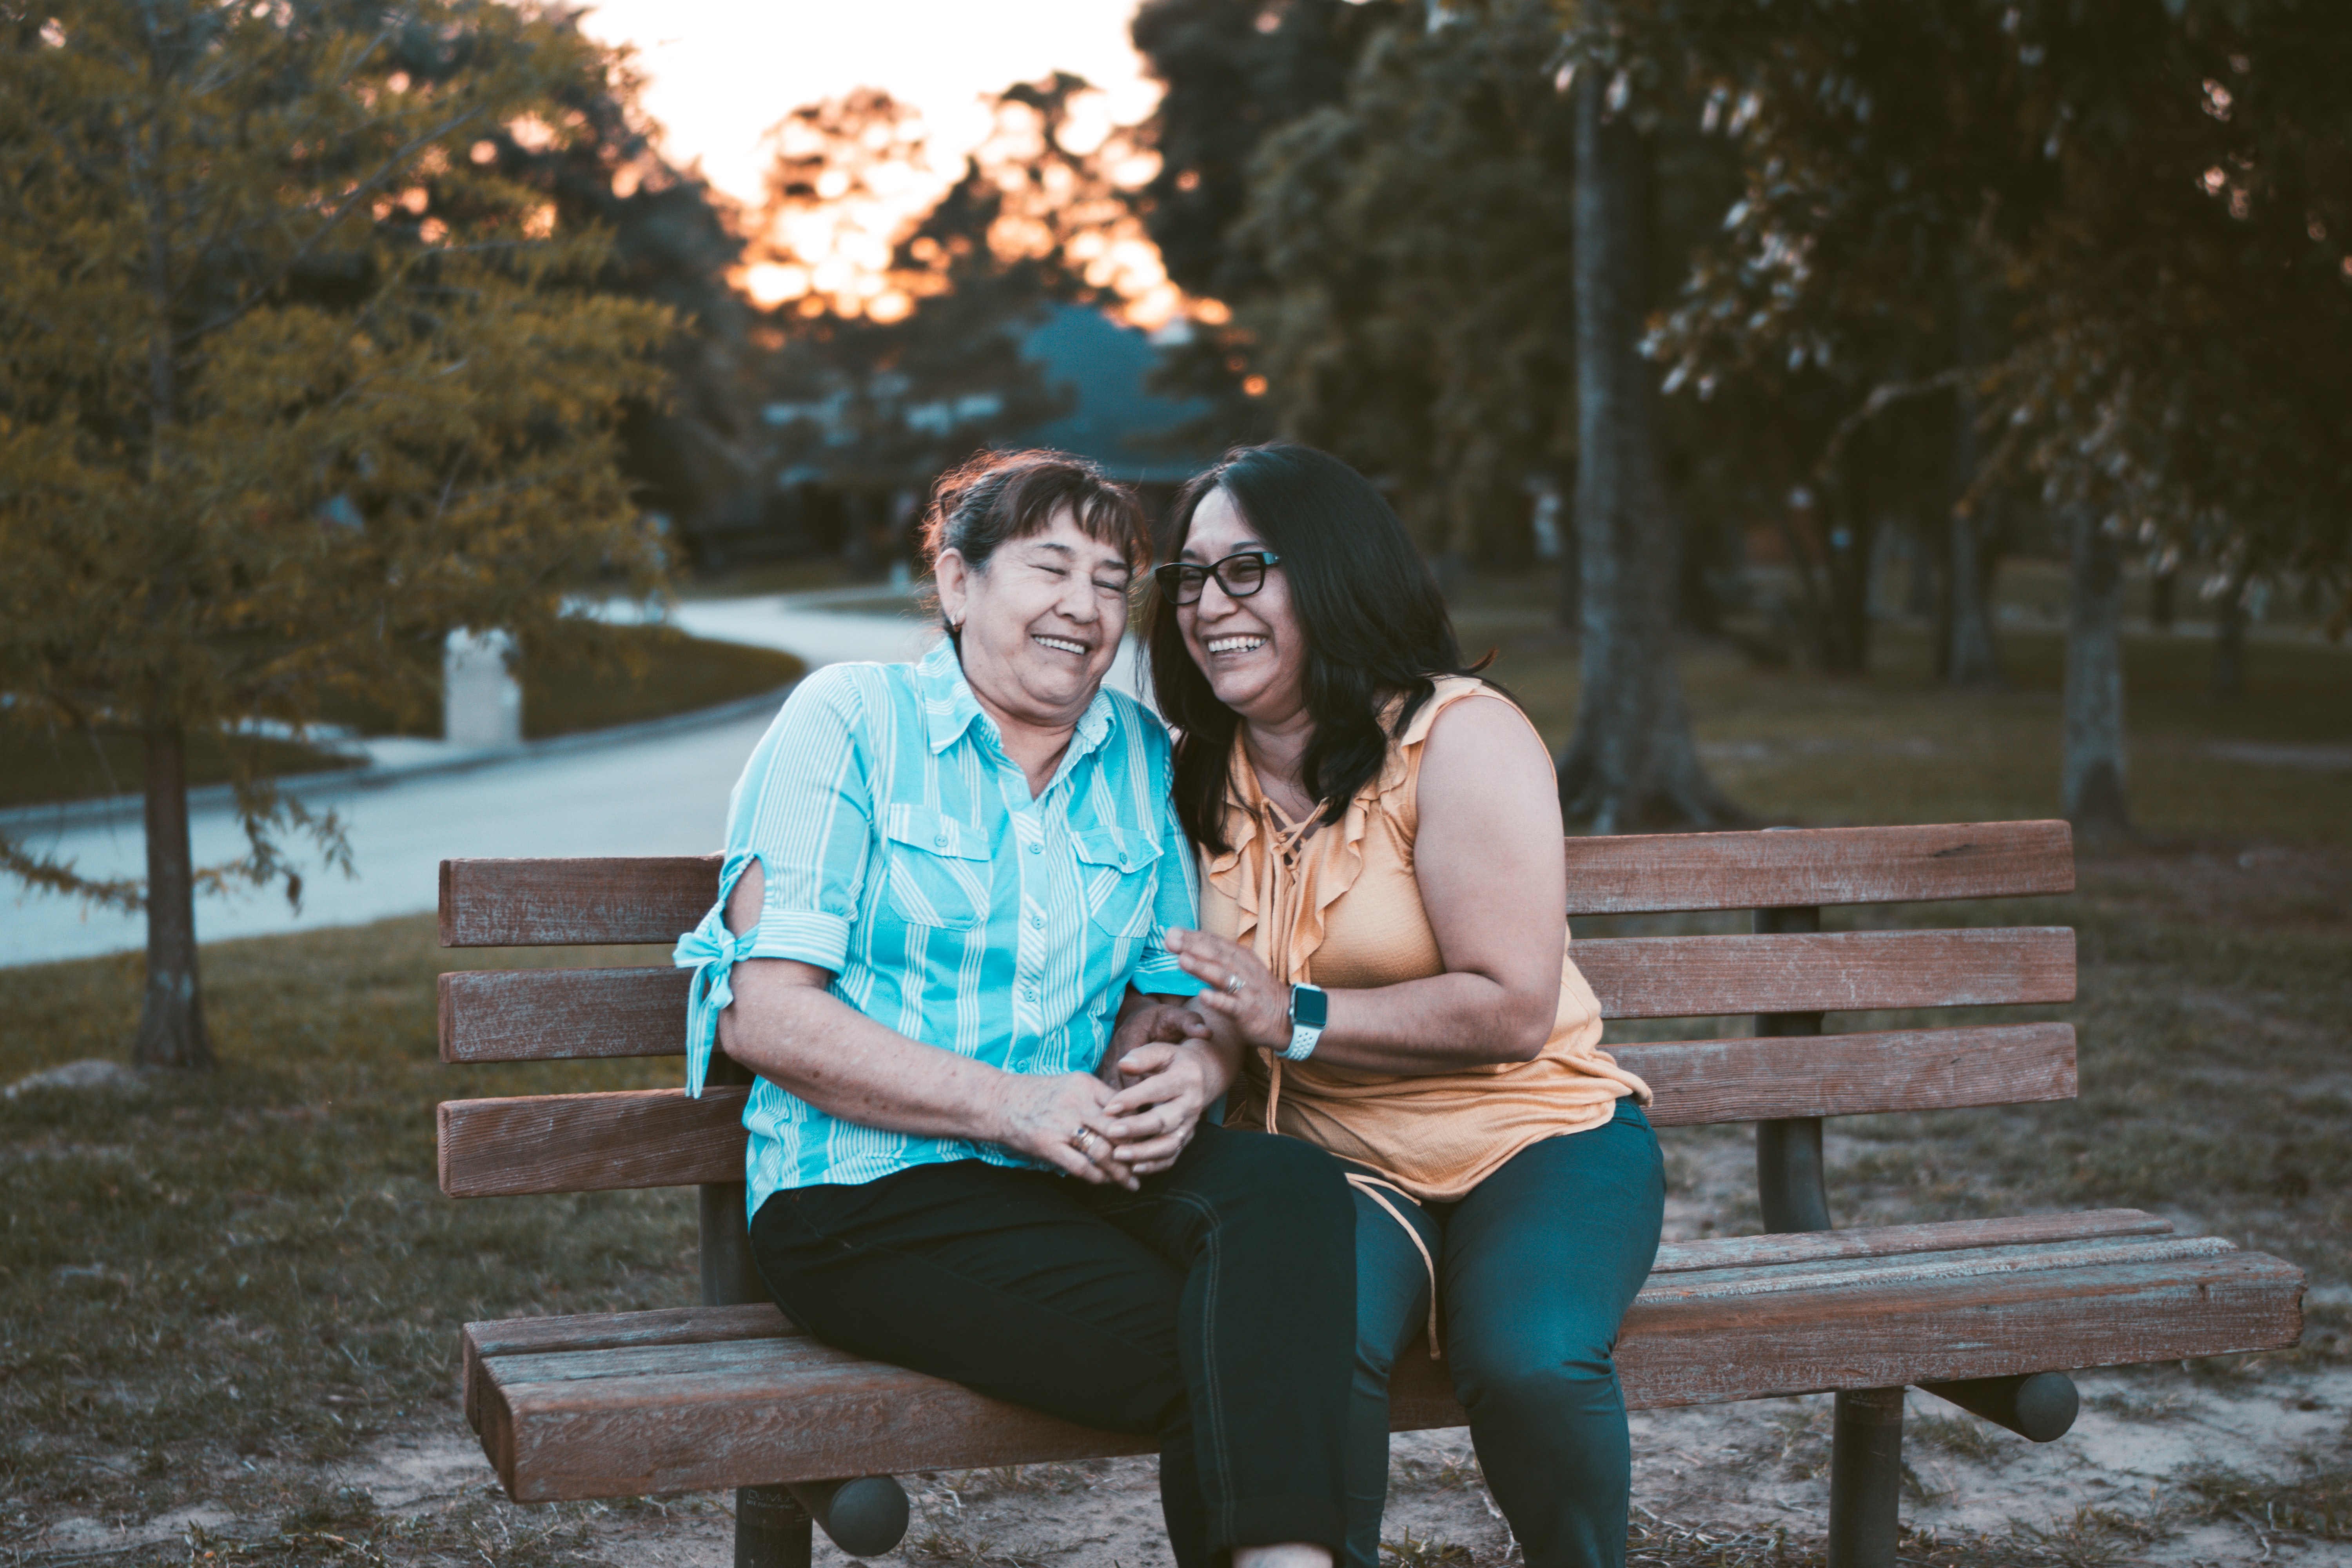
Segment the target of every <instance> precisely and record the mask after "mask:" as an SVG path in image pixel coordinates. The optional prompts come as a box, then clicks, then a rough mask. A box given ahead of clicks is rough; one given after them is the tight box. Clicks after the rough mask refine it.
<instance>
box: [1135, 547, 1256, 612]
mask: <svg viewBox="0 0 2352 1568" xmlns="http://www.w3.org/2000/svg"><path fill="white" fill-rule="evenodd" d="M1228 561H1255V562H1256V563H1258V579H1257V587H1255V588H1250V589H1247V590H1244V591H1241V592H1236V591H1235V590H1234V585H1233V584H1230V583H1228V582H1226V581H1225V573H1224V566H1225V563H1226V562H1228ZM1281 564H1282V557H1281V556H1279V555H1277V554H1276V553H1275V552H1273V551H1271V550H1236V551H1234V552H1233V553H1232V554H1231V555H1224V556H1220V557H1219V558H1218V559H1216V560H1214V561H1212V562H1210V563H1208V564H1207V565H1206V566H1203V565H1202V564H1200V563H1198V562H1194V561H1167V562H1162V563H1160V564H1159V565H1157V566H1154V567H1153V568H1152V569H1151V581H1152V584H1153V585H1154V586H1155V587H1157V588H1158V589H1159V590H1160V597H1161V598H1163V599H1166V600H1167V601H1168V602H1169V603H1170V604H1171V605H1180V606H1181V605H1197V604H1199V603H1200V602H1201V594H1205V593H1207V592H1208V591H1209V579H1210V578H1212V577H1213V578H1215V579H1216V580H1217V586H1218V587H1220V588H1222V589H1223V590H1224V591H1225V597H1226V598H1228V599H1246V598H1250V597H1252V596H1253V595H1255V594H1256V593H1257V592H1258V591H1259V589H1262V588H1264V587H1265V574H1266V573H1268V572H1271V571H1272V570H1274V569H1275V568H1276V566H1279V565H1281ZM1187 568H1189V569H1191V570H1192V571H1194V572H1198V573H1201V574H1202V577H1201V582H1200V589H1201V593H1200V594H1195V595H1192V597H1191V598H1189V599H1180V598H1178V597H1177V596H1176V595H1177V593H1178V592H1179V591H1180V590H1177V589H1172V588H1171V587H1169V585H1168V574H1175V576H1176V580H1177V581H1178V582H1180V583H1181V582H1182V581H1183V574H1184V572H1185V570H1186V569H1187Z"/></svg>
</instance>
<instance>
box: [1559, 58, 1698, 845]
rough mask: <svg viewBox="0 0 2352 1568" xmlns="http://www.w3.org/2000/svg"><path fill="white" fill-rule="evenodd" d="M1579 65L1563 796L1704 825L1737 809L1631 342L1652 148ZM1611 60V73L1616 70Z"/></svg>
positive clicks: (1574, 818) (1617, 82)
mask: <svg viewBox="0 0 2352 1568" xmlns="http://www.w3.org/2000/svg"><path fill="white" fill-rule="evenodd" d="M1596 53H1600V58H1588V59H1587V61H1586V62H1585V64H1584V66H1583V67H1582V68H1580V69H1579V70H1578V71H1577V72H1576V73H1575V80H1574V81H1573V83H1572V85H1571V89H1570V91H1571V94H1572V96H1573V99H1574V103H1575V113H1576V407H1577V466H1576V531H1577V538H1578V542H1579V545H1580V570H1581V573H1582V577H1583V583H1582V590H1581V592H1580V594H1579V595H1578V599H1579V604H1580V617H1581V620H1582V626H1583V637H1582V639H1581V640H1582V644H1583V657H1582V659H1581V661H1580V667H1579V672H1578V674H1579V692H1580V695H1579V698H1578V701H1577V712H1576V730H1575V732H1574V733H1573V734H1572V735H1570V738H1569V742H1568V747H1567V749H1566V750H1565V751H1564V752H1561V754H1560V759H1559V796H1560V805H1561V808H1562V810H1563V812H1564V814H1565V815H1566V816H1567V817H1568V818H1569V820H1570V821H1571V822H1583V823H1589V824H1591V827H1592V830H1593V831H1594V832H1596V833H1615V832H1621V831H1623V830H1626V829H1629V828H1633V827H1636V826H1652V825H1656V826H1673V825H1679V824H1690V825H1695V826H1713V825H1717V824H1721V823H1725V822H1728V821H1730V820H1733V819H1734V818H1735V817H1736V816H1737V813H1735V812H1734V811H1733V809H1732V808H1731V806H1730V805H1729V804H1728V803H1727V802H1726V801H1725V800H1724V799H1723V798H1722V796H1720V795H1717V792H1716V790H1715V787H1714V785H1713V784H1710V783H1709V782H1708V780H1707V777H1706V772H1705V770H1704V769H1702V768H1701V767H1700V765H1699V761H1698V751H1697V748H1696V745H1694V744H1693V742H1692V740H1691V733H1690V718H1689V714H1688V712H1687V710H1685V707H1684V704H1683V691H1682V678H1681V676H1680V674H1679V673H1678V672H1677V670H1676V669H1675V660H1674V650H1673V644H1672V638H1673V630H1674V621H1673V612H1672V603H1671V593H1672V587H1673V584H1674V581H1675V546H1676V543H1677V542H1678V539H1679V533H1680V531H1679V529H1678V528H1677V527H1676V526H1675V520H1674V518H1673V515H1672V512H1671V510H1670V508H1671V500H1670V498H1669V496H1668V495H1667V492H1666V489H1665V484H1664V474H1663V473H1662V471H1661V467H1660V463H1661V454H1660V450H1659V440H1658V419H1657V395H1658V394H1657V380H1656V375H1655V373H1654V371H1652V370H1651V368H1650V367H1649V365H1648V364H1647V363H1644V362H1643V358H1642V355H1641V351H1640V345H1641V342H1642V339H1643V327H1644V321H1645V316H1646V310H1647V306H1648V302H1649V300H1648V296H1649V282H1650V276H1651V268H1650V265H1649V261H1650V258H1649V247H1650V243H1651V237H1652V234H1653V223H1652V216H1651V211H1650V203H1651V201H1652V199H1653V198H1652V188H1651V164H1650V159H1651V150H1650V147H1649V144H1648V142H1647V139H1646V138H1645V137H1644V136H1643V133H1642V132H1641V130H1640V128H1639V127H1638V126H1637V125H1636V124H1635V123H1634V121H1633V116H1632V115H1631V114H1630V113H1628V112H1627V111H1626V110H1627V99H1628V96H1629V93H1628V89H1627V87H1626V86H1625V83H1626V78H1625V77H1623V76H1622V75H1616V76H1612V75H1609V74H1607V73H1606V71H1605V66H1606V64H1607V63H1608V59H1607V55H1606V54H1605V53H1601V52H1600V51H1596ZM1621 69H1622V68H1621Z"/></svg>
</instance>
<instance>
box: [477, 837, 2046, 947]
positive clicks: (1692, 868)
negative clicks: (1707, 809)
mask: <svg viewBox="0 0 2352 1568" xmlns="http://www.w3.org/2000/svg"><path fill="white" fill-rule="evenodd" d="M2073 890H2074V837H2073V834H2072V831H2071V830H2070V829H2069V828H2068V827H2067V826H2066V824H2065V823H2063V822H2055V821H2049V822H1971V823H1955V824H1944V825H1934V826H1903V827H1811V828H1800V829H1796V830H1792V831H1790V832H1786V833H1674V834H1654V835H1629V836H1625V837H1593V838H1570V840H1569V841H1568V889H1567V894H1568V912H1569V913H1570V914H1571V915H1602V914H1609V915H1614V914H1651V913H1665V912H1669V911H1675V910H1749V909H1785V908H1788V907H1790V906H1792V905H1800V904H1885V903H1918V902H1928V901H1932V900H1942V899H1990V898H2018V897H2028V896H2032V895H2035V894H2044V893H2067V892H2072V891H2073ZM718 892H719V857H718V856H716V855H668V856H614V857H604V858H569V859H566V858H547V859H469V860H444V861H443V862H441V945H442V946H444V947H565V946H579V945H583V944H599V943H612V944H621V943H631V942H676V941H677V936H678V933H679V932H680V931H689V930H691V929H692V928H693V927H694V926H695V925H696V924H697V923H698V922H699V921H701V919H702V917H703V915H704V913H705V912H706V911H707V910H709V908H710V905H711V901H712V900H714V899H715V898H717V896H718Z"/></svg>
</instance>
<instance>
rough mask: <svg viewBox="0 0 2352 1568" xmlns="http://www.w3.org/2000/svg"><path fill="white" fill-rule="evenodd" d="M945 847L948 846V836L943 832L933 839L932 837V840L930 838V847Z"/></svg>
mask: <svg viewBox="0 0 2352 1568" xmlns="http://www.w3.org/2000/svg"><path fill="white" fill-rule="evenodd" d="M931 847H932V848H934V849H944V848H946V847H948V836H947V835H946V834H944V833H942V834H940V836H939V837H937V838H934V839H932V840H931Z"/></svg>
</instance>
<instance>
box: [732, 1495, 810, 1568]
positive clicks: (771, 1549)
mask: <svg viewBox="0 0 2352 1568" xmlns="http://www.w3.org/2000/svg"><path fill="white" fill-rule="evenodd" d="M815 1550H816V1537H815V1535H814V1531H813V1530H812V1528H811V1525H810V1521H809V1516H808V1510H806V1509H804V1508H803V1507H801V1505H800V1504H799V1502H798V1501H796V1500H794V1499H793V1494H792V1492H791V1491H790V1490H789V1489H786V1488H783V1487H738V1488H736V1489H735V1568H809V1558H810V1554H811V1553H812V1552H814V1551H815Z"/></svg>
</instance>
